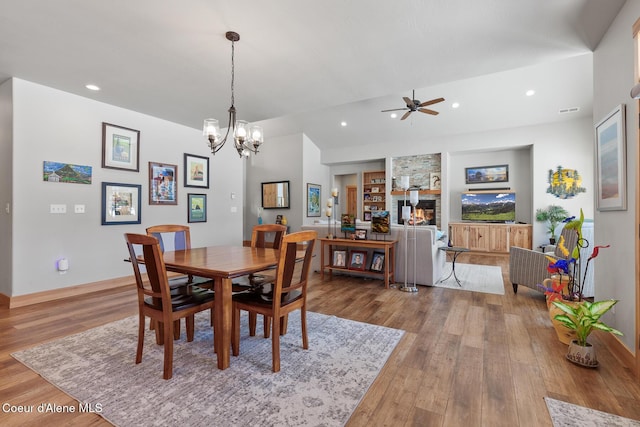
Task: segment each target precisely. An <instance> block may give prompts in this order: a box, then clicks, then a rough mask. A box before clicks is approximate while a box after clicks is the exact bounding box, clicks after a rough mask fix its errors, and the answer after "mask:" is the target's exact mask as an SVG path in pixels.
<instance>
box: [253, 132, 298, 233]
mask: <svg viewBox="0 0 640 427" xmlns="http://www.w3.org/2000/svg"><path fill="white" fill-rule="evenodd" d="M302 140H303V135H302V134H301V133H298V134H293V135H287V136H281V137H270V136H269V135H265V142H264V144H263V145H262V148H261V149H260V153H259V154H258V155H251V157H250V158H249V163H247V167H246V202H245V204H246V209H245V213H244V219H245V221H244V239H245V240H251V230H252V228H253V226H254V225H256V224H257V223H258V208H259V207H260V206H262V186H261V183H262V182H271V181H289V196H290V200H289V203H290V206H291V208H289V209H265V210H264V211H263V213H262V220H263V221H264V222H265V223H271V224H273V223H275V221H276V216H277V215H285V216H286V217H287V221H288V225H289V227H290V229H291V231H295V230H298V229H300V226H301V225H302V209H304V206H305V203H306V202H305V200H304V199H303V197H302V194H303V192H304V191H305V189H306V186H305V184H304V183H303V182H302V181H303V177H302V152H303V143H302Z"/></svg>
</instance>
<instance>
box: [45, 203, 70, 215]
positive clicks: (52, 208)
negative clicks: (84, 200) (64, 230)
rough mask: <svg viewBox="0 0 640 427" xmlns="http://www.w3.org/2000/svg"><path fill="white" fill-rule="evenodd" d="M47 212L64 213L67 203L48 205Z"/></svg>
mask: <svg viewBox="0 0 640 427" xmlns="http://www.w3.org/2000/svg"><path fill="white" fill-rule="evenodd" d="M49 213H52V214H66V213H67V205H49Z"/></svg>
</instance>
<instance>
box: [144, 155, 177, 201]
mask: <svg viewBox="0 0 640 427" xmlns="http://www.w3.org/2000/svg"><path fill="white" fill-rule="evenodd" d="M149 204H150V205H177V204H178V166H177V165H167V164H162V163H154V162H149Z"/></svg>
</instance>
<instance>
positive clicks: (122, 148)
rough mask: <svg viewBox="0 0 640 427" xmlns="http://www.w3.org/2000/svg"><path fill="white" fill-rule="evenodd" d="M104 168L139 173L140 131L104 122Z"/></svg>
mask: <svg viewBox="0 0 640 427" xmlns="http://www.w3.org/2000/svg"><path fill="white" fill-rule="evenodd" d="M102 167H103V168H108V169H122V170H127V171H133V172H138V171H139V170H140V131H139V130H135V129H129V128H125V127H122V126H116V125H112V124H111V123H104V122H103V123H102Z"/></svg>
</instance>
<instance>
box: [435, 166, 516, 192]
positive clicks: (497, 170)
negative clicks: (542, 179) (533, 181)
mask: <svg viewBox="0 0 640 427" xmlns="http://www.w3.org/2000/svg"><path fill="white" fill-rule="evenodd" d="M464 176H465V183H466V184H486V183H490V182H508V181H509V165H496V166H476V167H472V168H464ZM431 188H432V189H433V182H432V186H431Z"/></svg>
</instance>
